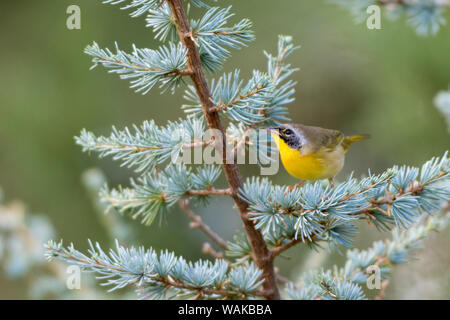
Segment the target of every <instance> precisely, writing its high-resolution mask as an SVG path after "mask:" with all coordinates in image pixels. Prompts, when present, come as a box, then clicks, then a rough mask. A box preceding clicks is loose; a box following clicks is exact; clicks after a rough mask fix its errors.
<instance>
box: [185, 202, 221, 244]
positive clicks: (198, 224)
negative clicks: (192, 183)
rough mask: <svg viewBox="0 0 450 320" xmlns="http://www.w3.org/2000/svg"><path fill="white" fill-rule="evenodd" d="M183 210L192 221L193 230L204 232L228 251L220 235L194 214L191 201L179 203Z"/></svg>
mask: <svg viewBox="0 0 450 320" xmlns="http://www.w3.org/2000/svg"><path fill="white" fill-rule="evenodd" d="M179 204H180V207H181V209H183V211H184V212H185V213H186V215H187V216H188V217H189V219H191V220H192V223H191V224H190V227H191V228H198V229H200V230H201V231H203V232H204V233H205V234H206V235H207V236H208V237H210V238H211V239H212V240H213V241H214V242H215V243H217V244H218V245H219V247H221V248H222V249H224V250H228V244H227V242H226V241H225V240H223V239H222V238H221V237H220V236H219V235H217V234H216V233H215V232H214V231H212V229H211V228H210V227H209V226H208V225H207V224H205V223H204V222H203V221H202V218H201V217H200V216H198V215H196V214H195V213H194V211H192V210H191V209H190V208H189V200H181V201H180V202H179Z"/></svg>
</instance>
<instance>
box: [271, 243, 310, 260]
mask: <svg viewBox="0 0 450 320" xmlns="http://www.w3.org/2000/svg"><path fill="white" fill-rule="evenodd" d="M302 241H303V240H302V239H301V238H297V239H292V240H290V241H288V242H285V243H284V244H282V245H281V246H278V247H274V248H273V249H271V250H270V258H271V259H274V258H275V257H276V256H278V255H280V254H281V253H282V252H284V251H286V250H287V249H289V248H291V247H293V246H295V245H296V244H297V243H300V242H302Z"/></svg>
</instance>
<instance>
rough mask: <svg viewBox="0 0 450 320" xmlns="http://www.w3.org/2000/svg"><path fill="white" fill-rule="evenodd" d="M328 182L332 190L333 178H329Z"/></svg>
mask: <svg viewBox="0 0 450 320" xmlns="http://www.w3.org/2000/svg"><path fill="white" fill-rule="evenodd" d="M328 182H329V183H330V187H331V188H334V178H329V179H328Z"/></svg>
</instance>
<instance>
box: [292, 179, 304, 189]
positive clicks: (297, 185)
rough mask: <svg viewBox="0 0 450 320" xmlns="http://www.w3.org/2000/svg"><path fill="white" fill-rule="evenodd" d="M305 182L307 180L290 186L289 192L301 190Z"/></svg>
mask: <svg viewBox="0 0 450 320" xmlns="http://www.w3.org/2000/svg"><path fill="white" fill-rule="evenodd" d="M305 182H306V180H302V181H300V182H299V183H297V184H294V185H293V186H289V187H288V189H289V191H292V190H294V189H297V188H301V187H302V186H303V185H304V184H305Z"/></svg>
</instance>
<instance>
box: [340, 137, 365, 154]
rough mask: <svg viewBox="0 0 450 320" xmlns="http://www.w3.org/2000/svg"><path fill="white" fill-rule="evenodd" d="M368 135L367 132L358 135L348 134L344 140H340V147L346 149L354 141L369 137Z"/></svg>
mask: <svg viewBox="0 0 450 320" xmlns="http://www.w3.org/2000/svg"><path fill="white" fill-rule="evenodd" d="M369 138H370V135H368V134H363V135H359V136H348V137H345V138H344V141H342V147H344V150H345V151H347V149H348V148H349V147H350V146H351V145H352V144H353V143H355V142H358V141H361V140H365V139H369Z"/></svg>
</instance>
